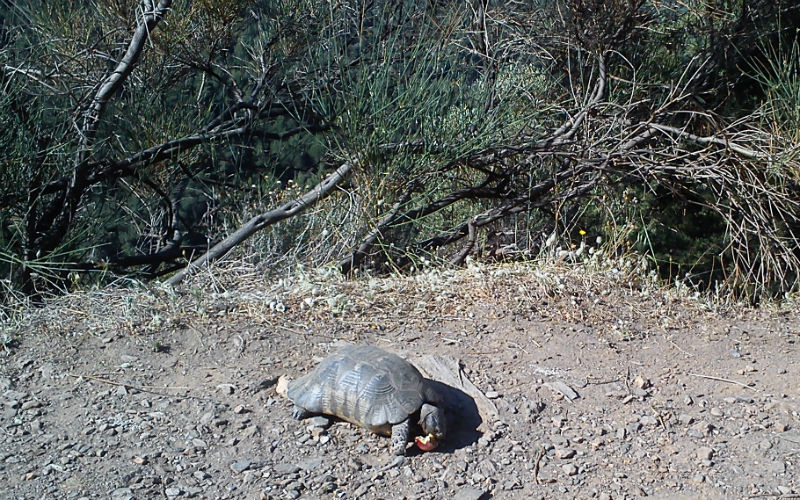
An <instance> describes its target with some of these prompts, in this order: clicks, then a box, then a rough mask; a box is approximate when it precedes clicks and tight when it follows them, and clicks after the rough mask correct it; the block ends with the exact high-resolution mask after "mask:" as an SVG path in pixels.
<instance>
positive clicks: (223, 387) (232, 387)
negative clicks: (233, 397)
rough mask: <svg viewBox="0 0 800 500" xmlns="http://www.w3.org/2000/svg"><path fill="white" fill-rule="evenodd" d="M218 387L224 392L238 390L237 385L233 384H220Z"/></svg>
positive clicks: (229, 392) (230, 392) (228, 392)
mask: <svg viewBox="0 0 800 500" xmlns="http://www.w3.org/2000/svg"><path fill="white" fill-rule="evenodd" d="M217 389H219V390H220V391H221V392H222V393H224V394H228V395H230V394H233V393H234V392H235V391H236V386H235V385H233V384H218V385H217Z"/></svg>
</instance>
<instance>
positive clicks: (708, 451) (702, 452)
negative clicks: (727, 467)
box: [694, 446, 714, 460]
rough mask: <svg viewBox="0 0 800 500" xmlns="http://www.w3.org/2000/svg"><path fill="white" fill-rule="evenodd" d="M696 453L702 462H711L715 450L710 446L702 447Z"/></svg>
mask: <svg viewBox="0 0 800 500" xmlns="http://www.w3.org/2000/svg"><path fill="white" fill-rule="evenodd" d="M694 453H695V456H697V458H699V459H700V460H711V458H713V457H714V449H713V448H710V447H708V446H701V447H699V448H697V449H696V450H695V451H694Z"/></svg>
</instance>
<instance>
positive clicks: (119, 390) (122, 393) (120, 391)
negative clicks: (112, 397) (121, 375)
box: [116, 385, 128, 397]
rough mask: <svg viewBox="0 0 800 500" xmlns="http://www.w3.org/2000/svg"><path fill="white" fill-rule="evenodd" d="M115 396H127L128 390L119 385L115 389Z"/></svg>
mask: <svg viewBox="0 0 800 500" xmlns="http://www.w3.org/2000/svg"><path fill="white" fill-rule="evenodd" d="M116 394H117V396H120V397H122V396H127V395H128V388H127V387H125V386H124V385H120V386H118V387H117V391H116Z"/></svg>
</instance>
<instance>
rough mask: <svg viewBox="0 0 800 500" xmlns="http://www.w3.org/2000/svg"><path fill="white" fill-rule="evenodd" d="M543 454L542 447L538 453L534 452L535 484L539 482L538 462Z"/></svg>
mask: <svg viewBox="0 0 800 500" xmlns="http://www.w3.org/2000/svg"><path fill="white" fill-rule="evenodd" d="M543 456H544V447H540V448H539V453H537V454H536V461H535V462H534V463H533V481H534V482H535V483H536V484H541V482H540V481H539V462H540V461H541V460H542V457H543Z"/></svg>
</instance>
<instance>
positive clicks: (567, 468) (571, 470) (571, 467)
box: [561, 464, 578, 476]
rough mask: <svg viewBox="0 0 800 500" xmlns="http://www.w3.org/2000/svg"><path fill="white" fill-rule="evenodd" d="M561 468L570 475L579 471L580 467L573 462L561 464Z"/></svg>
mask: <svg viewBox="0 0 800 500" xmlns="http://www.w3.org/2000/svg"><path fill="white" fill-rule="evenodd" d="M561 470H563V471H564V474H566V475H568V476H574V475H576V474H577V473H578V468H577V467H575V465H573V464H564V465H562V466H561Z"/></svg>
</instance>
